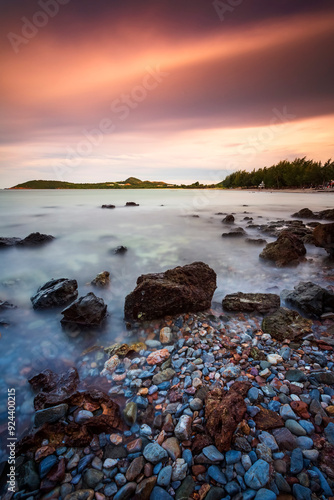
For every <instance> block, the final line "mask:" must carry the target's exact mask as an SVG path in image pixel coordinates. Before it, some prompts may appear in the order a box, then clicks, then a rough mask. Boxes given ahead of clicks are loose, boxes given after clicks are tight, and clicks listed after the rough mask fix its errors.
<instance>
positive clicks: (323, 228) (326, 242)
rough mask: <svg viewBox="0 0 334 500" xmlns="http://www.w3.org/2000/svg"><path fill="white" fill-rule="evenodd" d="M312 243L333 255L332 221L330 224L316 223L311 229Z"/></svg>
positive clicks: (333, 233)
mask: <svg viewBox="0 0 334 500" xmlns="http://www.w3.org/2000/svg"><path fill="white" fill-rule="evenodd" d="M313 238H314V244H315V246H317V247H321V248H324V249H325V250H326V252H327V253H329V255H330V256H331V257H334V222H333V223H331V224H318V226H317V227H315V228H314V229H313Z"/></svg>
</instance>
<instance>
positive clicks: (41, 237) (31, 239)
mask: <svg viewBox="0 0 334 500" xmlns="http://www.w3.org/2000/svg"><path fill="white" fill-rule="evenodd" d="M54 239H55V238H54V236H51V234H41V233H31V234H29V235H28V236H26V237H25V238H23V239H22V238H0V248H1V247H13V246H16V245H20V246H38V245H43V244H44V243H48V242H50V241H52V240H54Z"/></svg>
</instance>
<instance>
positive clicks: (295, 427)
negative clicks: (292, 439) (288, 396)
mask: <svg viewBox="0 0 334 500" xmlns="http://www.w3.org/2000/svg"><path fill="white" fill-rule="evenodd" d="M285 427H286V428H287V429H289V431H291V432H292V434H294V435H295V436H306V430H305V429H304V428H303V427H302V426H301V425H300V424H299V423H298V422H296V420H290V419H288V420H286V422H285Z"/></svg>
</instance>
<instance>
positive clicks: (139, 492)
mask: <svg viewBox="0 0 334 500" xmlns="http://www.w3.org/2000/svg"><path fill="white" fill-rule="evenodd" d="M156 482H157V476H152V477H148V478H145V479H143V480H142V481H140V483H139V484H138V485H137V488H136V493H135V496H134V497H133V500H149V498H151V496H150V495H151V493H152V490H153V488H154V486H155V484H156ZM131 498H132V497H131Z"/></svg>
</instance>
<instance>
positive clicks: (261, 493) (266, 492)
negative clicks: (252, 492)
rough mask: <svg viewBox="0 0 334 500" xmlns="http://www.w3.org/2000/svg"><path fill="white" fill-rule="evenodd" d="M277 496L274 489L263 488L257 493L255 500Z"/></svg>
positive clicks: (272, 498)
mask: <svg viewBox="0 0 334 500" xmlns="http://www.w3.org/2000/svg"><path fill="white" fill-rule="evenodd" d="M276 498H277V495H276V494H275V493H274V492H273V491H271V490H267V489H265V488H261V489H259V491H258V492H257V493H256V497H255V500H276Z"/></svg>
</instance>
